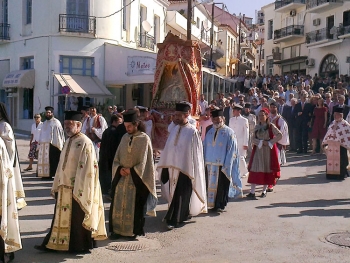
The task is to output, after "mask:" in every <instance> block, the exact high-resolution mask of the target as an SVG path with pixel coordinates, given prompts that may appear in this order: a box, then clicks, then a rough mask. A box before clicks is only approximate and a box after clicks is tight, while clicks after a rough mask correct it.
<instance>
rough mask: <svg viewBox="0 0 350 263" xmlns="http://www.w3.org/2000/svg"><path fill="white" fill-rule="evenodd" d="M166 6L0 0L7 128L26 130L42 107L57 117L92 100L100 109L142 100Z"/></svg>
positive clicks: (131, 1)
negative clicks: (8, 123)
mask: <svg viewBox="0 0 350 263" xmlns="http://www.w3.org/2000/svg"><path fill="white" fill-rule="evenodd" d="M168 5H169V3H168V1H166V0H152V1H149V0H137V1H135V0H123V1H112V0H108V1H103V2H101V1H95V0H60V1H53V0H48V1H40V3H39V2H37V1H32V0H21V1H9V0H3V5H2V6H1V7H0V8H1V9H2V10H0V14H1V15H0V22H1V23H0V85H1V88H2V89H1V93H0V99H1V101H3V102H5V103H6V105H7V107H8V110H9V112H10V114H11V121H12V123H13V125H14V127H15V128H20V129H22V130H28V131H29V130H30V127H31V124H32V122H33V120H32V117H33V115H34V114H36V113H41V112H43V111H44V108H45V106H47V105H52V106H53V107H54V108H55V114H56V116H58V117H59V118H62V116H63V112H64V110H66V109H77V108H78V107H79V106H82V105H89V104H90V103H92V102H94V103H96V104H98V105H100V106H101V107H100V108H101V109H103V108H104V106H105V105H107V104H108V105H113V104H124V103H125V105H124V106H125V107H127V108H129V107H132V106H134V105H136V104H147V103H149V102H150V98H151V89H152V83H153V74H154V69H155V59H156V52H157V49H156V43H157V42H162V41H163V39H164V37H165V33H166V32H165V14H166V9H167V6H168ZM18 14H22V15H21V16H20V19H18V17H19V15H18ZM135 17H137V18H138V19H135ZM67 87H68V89H67Z"/></svg>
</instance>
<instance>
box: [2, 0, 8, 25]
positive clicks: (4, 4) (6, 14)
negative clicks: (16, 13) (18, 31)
mask: <svg viewBox="0 0 350 263" xmlns="http://www.w3.org/2000/svg"><path fill="white" fill-rule="evenodd" d="M3 12H4V13H3V14H4V17H3V23H4V24H8V20H9V19H8V0H4V1H3Z"/></svg>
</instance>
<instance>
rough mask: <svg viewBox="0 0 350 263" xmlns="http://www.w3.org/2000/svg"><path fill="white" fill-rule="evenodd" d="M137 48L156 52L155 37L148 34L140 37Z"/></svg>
mask: <svg viewBox="0 0 350 263" xmlns="http://www.w3.org/2000/svg"><path fill="white" fill-rule="evenodd" d="M137 46H138V47H141V48H147V49H149V50H152V51H154V46H155V43H154V37H153V36H151V35H148V34H147V33H142V34H140V37H139V39H138V41H137Z"/></svg>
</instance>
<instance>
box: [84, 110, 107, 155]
mask: <svg viewBox="0 0 350 263" xmlns="http://www.w3.org/2000/svg"><path fill="white" fill-rule="evenodd" d="M107 128H108V124H107V122H106V120H105V118H103V116H101V115H98V114H97V109H96V106H95V105H93V104H91V105H90V117H89V118H88V120H87V123H86V131H85V134H86V135H87V137H89V138H90V140H91V141H92V142H93V143H94V148H95V153H96V158H97V161H98V159H99V156H100V145H101V140H102V134H103V132H104V131H105V130H106V129H107Z"/></svg>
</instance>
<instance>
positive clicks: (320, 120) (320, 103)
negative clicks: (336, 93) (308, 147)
mask: <svg viewBox="0 0 350 263" xmlns="http://www.w3.org/2000/svg"><path fill="white" fill-rule="evenodd" d="M327 112H328V108H327V107H326V106H325V105H324V100H323V99H322V98H320V99H318V100H317V105H316V107H315V108H314V113H313V117H314V118H313V125H312V131H311V138H312V154H315V153H316V146H317V140H321V141H322V140H323V138H324V136H325V135H326V132H327V128H326V127H327Z"/></svg>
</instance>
